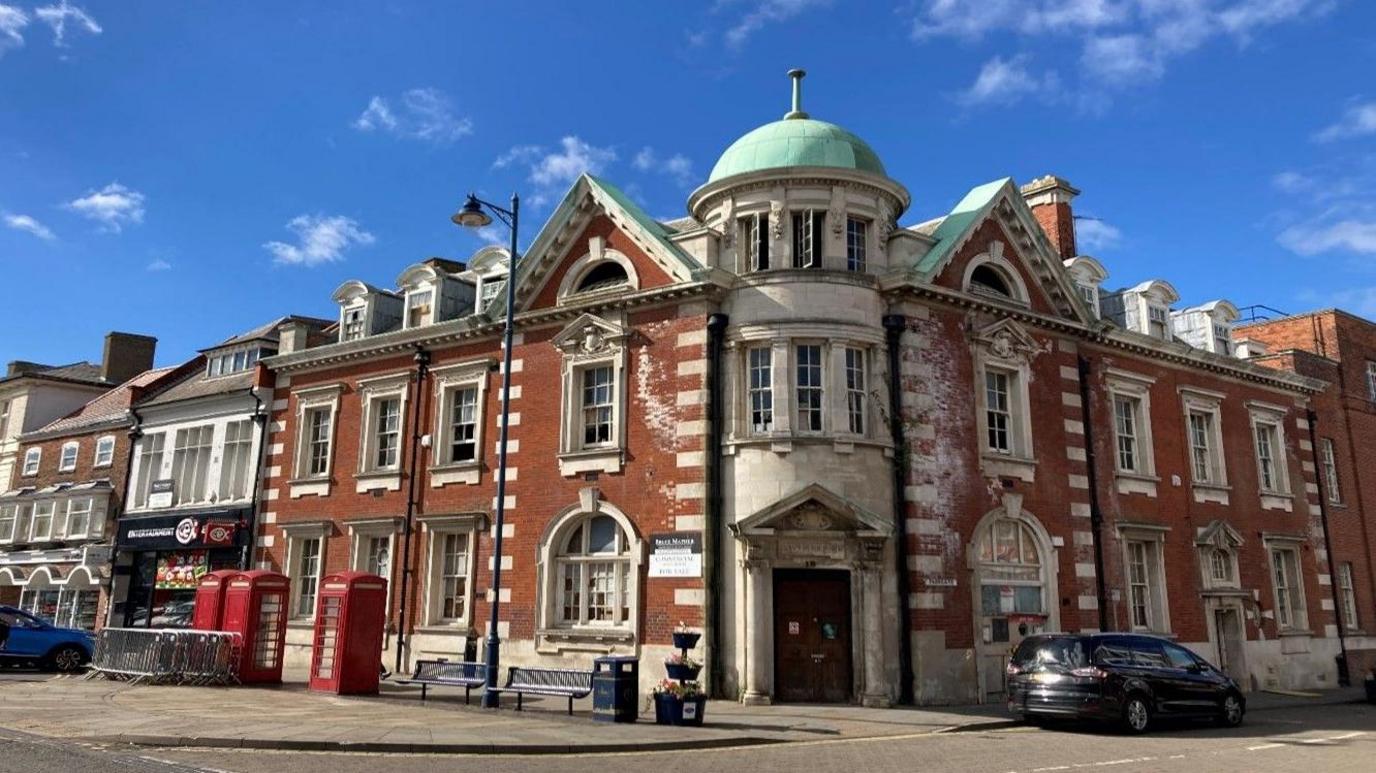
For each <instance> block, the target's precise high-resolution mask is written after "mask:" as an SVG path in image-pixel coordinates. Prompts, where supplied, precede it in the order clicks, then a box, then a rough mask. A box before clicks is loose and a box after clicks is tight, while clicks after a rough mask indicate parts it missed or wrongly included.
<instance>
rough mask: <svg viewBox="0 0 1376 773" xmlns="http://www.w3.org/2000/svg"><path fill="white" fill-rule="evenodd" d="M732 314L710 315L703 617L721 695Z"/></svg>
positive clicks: (713, 689)
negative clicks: (721, 548)
mask: <svg viewBox="0 0 1376 773" xmlns="http://www.w3.org/2000/svg"><path fill="white" fill-rule="evenodd" d="M729 322H730V318H729V317H727V316H726V315H725V314H721V313H716V314H711V315H709V316H708V317H707V469H706V470H705V473H706V478H707V512H706V513H705V516H706V518H705V520H706V523H705V524H704V525H703V533H702V557H703V563H705V564H706V566H705V567H704V569H705V571H704V572H703V574H704V575H706V579H707V588H706V590H707V593H706V597H705V599H704V607H705V609H703V617H704V618H706V623H707V676H708V680H709V682H708V692H709V693H711V694H712V695H715V696H720V695H721V689H722V687H721V686H722V668H721V663H722V657H721V567H722V562H721V561H720V560H719V557H718V555H717V543H718V537H719V536H720V534H721V530H722V520H723V514H722V488H723V481H722V472H721V468H722V459H721V440H722V434H723V429H724V428H723V427H722V341H723V339H725V337H726V325H727V323H729Z"/></svg>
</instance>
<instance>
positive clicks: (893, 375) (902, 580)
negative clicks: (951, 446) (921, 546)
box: [884, 314, 913, 704]
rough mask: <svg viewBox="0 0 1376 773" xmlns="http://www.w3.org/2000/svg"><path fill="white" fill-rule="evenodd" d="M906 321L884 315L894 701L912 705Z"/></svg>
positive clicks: (896, 316) (892, 315)
mask: <svg viewBox="0 0 1376 773" xmlns="http://www.w3.org/2000/svg"><path fill="white" fill-rule="evenodd" d="M907 326H908V320H907V318H906V317H904V316H903V315H902V314H885V315H884V338H885V341H886V343H887V345H888V352H887V354H888V358H889V434H890V435H892V436H893V534H894V551H893V552H894V563H895V564H896V566H897V569H898V702H899V703H902V704H911V703H912V702H913V633H912V628H913V613H912V610H911V609H910V608H909V607H908V594H909V591H910V583H909V581H908V532H907V524H908V519H907V504H908V503H907V499H906V498H905V497H904V496H903V488H904V483H905V482H906V480H907V469H908V461H909V459H911V458H912V457H911V455H910V454H909V453H908V442H907V436H906V433H905V432H904V431H903V393H902V391H901V390H902V387H903V378H902V373H900V371H899V366H900V365H901V364H902V358H901V357H900V356H899V351H898V347H899V344H900V343H901V341H902V338H903V331H904V330H905V329H906V328H907Z"/></svg>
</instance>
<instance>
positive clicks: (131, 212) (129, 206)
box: [65, 182, 144, 233]
mask: <svg viewBox="0 0 1376 773" xmlns="http://www.w3.org/2000/svg"><path fill="white" fill-rule="evenodd" d="M143 202H144V195H143V194H142V193H139V192H138V191H135V190H131V189H129V188H127V187H125V186H123V185H120V184H119V183H117V182H112V183H110V184H109V185H107V186H105V187H104V188H101V189H100V190H98V191H89V192H87V194H86V195H85V196H82V197H81V198H79V199H74V200H72V201H69V202H67V204H66V205H65V206H66V207H67V208H68V209H70V210H72V211H74V212H76V213H78V214H80V215H81V216H83V217H86V218H88V219H91V220H94V221H96V222H98V223H100V224H101V225H102V226H103V227H104V229H105V230H108V231H113V232H115V233H119V232H120V231H121V230H122V229H123V227H124V226H125V225H129V224H137V223H142V222H143V213H144V209H143Z"/></svg>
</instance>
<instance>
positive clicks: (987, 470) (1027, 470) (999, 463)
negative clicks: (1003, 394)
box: [974, 342, 1037, 483]
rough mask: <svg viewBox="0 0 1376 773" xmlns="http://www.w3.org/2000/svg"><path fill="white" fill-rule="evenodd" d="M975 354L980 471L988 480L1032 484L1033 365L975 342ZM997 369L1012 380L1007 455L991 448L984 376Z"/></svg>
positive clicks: (1033, 467)
mask: <svg viewBox="0 0 1376 773" xmlns="http://www.w3.org/2000/svg"><path fill="white" fill-rule="evenodd" d="M974 354H975V385H974V386H975V389H974V392H975V395H974V397H975V422H976V429H977V431H978V432H979V440H978V443H979V448H980V468H981V470H982V471H983V473H984V474H985V475H986V476H990V477H1003V476H1008V477H1012V478H1018V479H1019V480H1023V481H1026V482H1028V483H1031V482H1032V481H1033V480H1035V477H1036V471H1037V460H1036V456H1035V455H1034V452H1033V444H1032V416H1031V407H1030V405H1031V404H1030V397H1029V394H1028V382H1029V380H1030V378H1031V375H1032V373H1031V370H1032V369H1031V365H1030V364H1029V363H1028V361H1027V359H1026V358H1025V357H1021V356H1018V355H1017V354H1015V353H1008V354H1006V355H999V354H997V353H995V352H994V350H993V348H992V347H990V346H989V345H987V344H985V343H983V342H976V343H975V346H974ZM989 369H995V370H999V371H1002V372H1004V373H1007V374H1008V375H1009V376H1011V377H1012V379H1011V380H1012V382H1013V383H1012V388H1011V394H1010V395H1009V401H1010V405H1009V409H1010V412H1011V413H1012V422H1011V426H1010V427H1009V430H1010V433H1011V435H1012V437H1011V439H1012V445H1013V453H1011V454H1004V453H1000V452H997V451H994V450H992V449H990V448H989V415H988V410H989V404H988V399H989V398H988V394H987V390H986V388H985V372H986V371H987V370H989Z"/></svg>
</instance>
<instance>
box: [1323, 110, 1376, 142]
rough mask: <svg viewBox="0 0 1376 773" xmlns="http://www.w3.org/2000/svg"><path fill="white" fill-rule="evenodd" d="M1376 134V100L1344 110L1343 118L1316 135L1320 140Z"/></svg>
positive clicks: (1328, 140)
mask: <svg viewBox="0 0 1376 773" xmlns="http://www.w3.org/2000/svg"><path fill="white" fill-rule="evenodd" d="M1368 134H1376V101H1371V102H1359V103H1357V104H1354V105H1350V106H1349V107H1348V108H1347V110H1345V111H1343V116H1342V118H1340V119H1338V122H1337V123H1334V124H1332V125H1331V126H1328V127H1326V128H1324V129H1323V130H1322V131H1319V132H1318V133H1316V134H1315V135H1314V139H1316V140H1318V141H1319V142H1332V141H1333V140H1343V139H1348V138H1351V137H1362V136H1365V135H1368Z"/></svg>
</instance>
